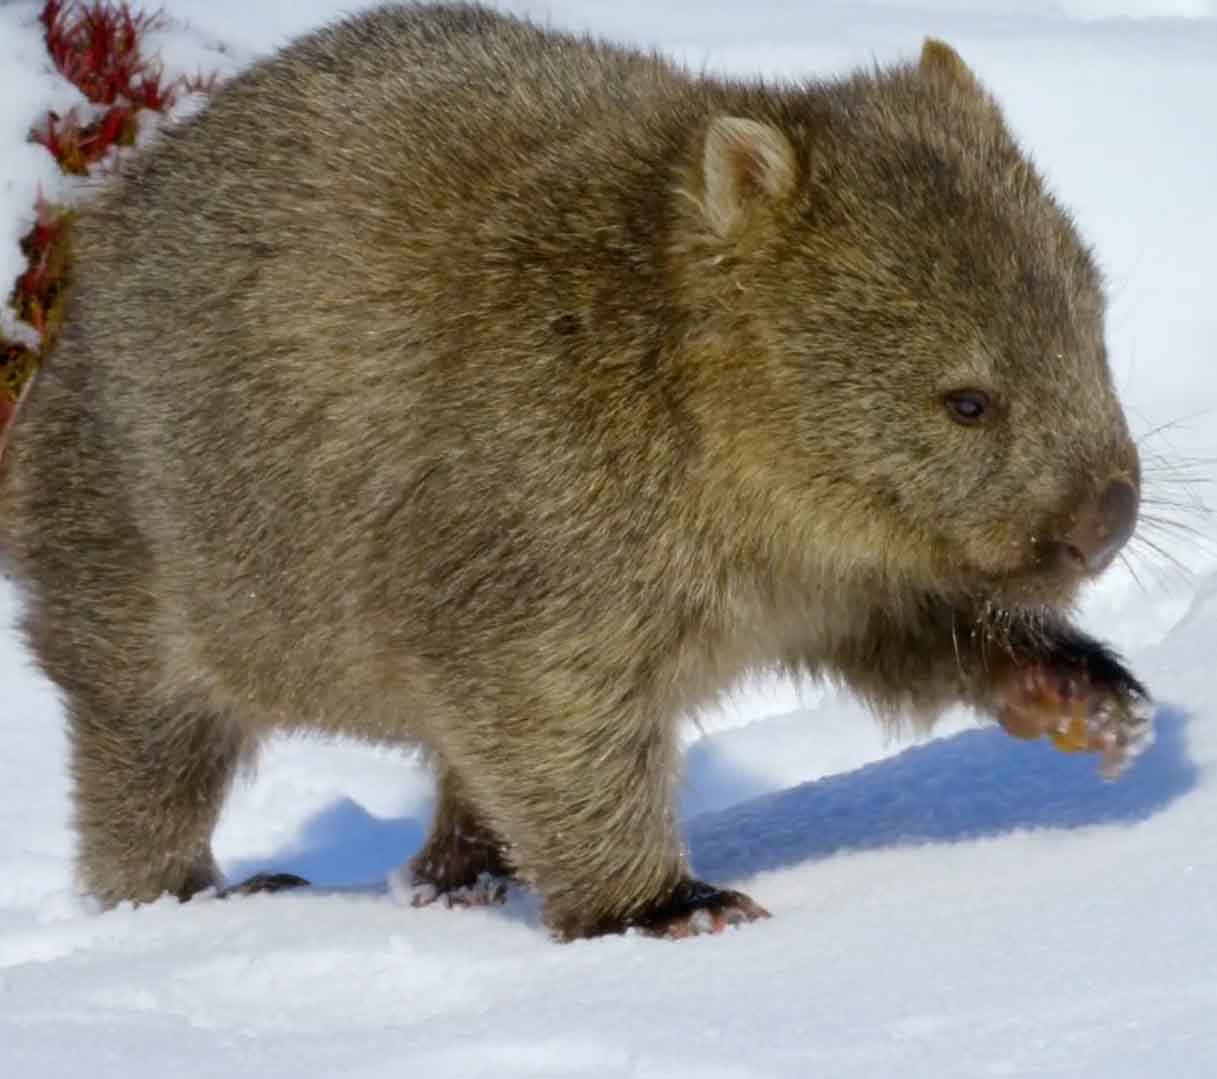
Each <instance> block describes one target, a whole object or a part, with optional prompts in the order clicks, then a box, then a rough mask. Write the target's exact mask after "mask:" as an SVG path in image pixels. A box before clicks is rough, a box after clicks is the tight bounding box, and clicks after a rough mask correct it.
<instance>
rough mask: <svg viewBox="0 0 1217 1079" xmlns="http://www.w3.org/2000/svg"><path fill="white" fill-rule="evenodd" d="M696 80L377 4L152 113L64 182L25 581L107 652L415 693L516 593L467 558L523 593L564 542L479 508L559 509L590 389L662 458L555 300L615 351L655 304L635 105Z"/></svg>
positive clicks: (215, 675)
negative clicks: (204, 92) (72, 225)
mask: <svg viewBox="0 0 1217 1079" xmlns="http://www.w3.org/2000/svg"><path fill="white" fill-rule="evenodd" d="M692 93H693V91H692V90H691V85H690V83H689V82H688V80H686V79H685V78H684V76H682V75H680V74H678V73H676V72H675V71H674V70H673V69H671V68H670V67H668V66H667V65H666V64H664V63H663V62H661V61H660V60H658V59H656V58H651V57H644V56H639V55H635V54H630V53H627V52H625V51H622V50H617V49H614V48H612V47H610V46H605V45H600V44H594V43H590V42H587V41H584V40H580V39H576V38H573V37H566V36H562V35H555V34H548V33H543V32H542V31H540V30H537V29H535V28H533V27H531V26H528V25H526V24H523V23H520V22H517V21H514V20H508V19H504V18H501V17H499V16H496V15H494V14H492V13H489V12H487V11H485V10H481V9H478V8H473V7H452V8H431V9H421V10H415V9H409V8H396V9H395V8H390V9H385V10H382V11H378V12H375V13H372V14H370V15H368V16H365V17H362V18H357V19H355V20H352V21H349V22H346V23H343V24H340V25H339V26H337V27H335V28H332V29H329V30H325V31H322V32H320V33H318V34H316V35H313V36H311V37H309V38H307V39H304V40H303V41H301V42H299V43H297V44H296V45H294V46H292V47H291V48H289V49H288V50H286V51H285V52H284V53H282V54H280V55H279V56H276V57H274V58H273V59H271V60H269V61H267V62H265V63H263V64H260V65H258V66H256V67H254V68H253V69H251V70H250V71H249V72H247V73H246V74H244V75H242V76H241V77H239V78H237V79H236V80H234V81H233V82H232V83H231V84H229V85H228V86H226V87H224V88H223V89H222V90H221V91H220V92H219V93H218V94H217V95H216V97H215V99H214V100H213V101H212V102H211V103H210V104H209V105H208V107H207V108H206V109H205V111H204V112H203V113H202V114H201V115H200V116H198V117H196V118H195V119H194V120H192V121H190V122H188V123H186V124H184V125H182V126H181V127H180V128H178V129H175V130H172V131H169V132H167V133H166V134H164V135H163V136H161V138H160V139H159V141H158V142H157V144H155V145H154V146H153V147H152V148H151V149H150V150H148V151H147V152H146V153H145V154H144V155H143V156H142V157H141V158H140V159H139V160H138V161H137V162H135V163H134V165H133V166H132V167H131V168H130V169H129V170H128V172H127V174H126V175H125V176H124V177H123V179H122V180H121V182H119V183H117V184H115V185H114V186H113V188H112V189H110V190H108V191H106V192H104V193H103V194H102V195H101V196H100V197H99V198H98V200H97V201H96V203H95V204H93V205H92V206H90V207H88V208H86V210H85V211H84V212H83V213H82V215H81V221H80V224H79V228H78V231H77V240H76V256H77V257H76V262H77V266H78V274H77V278H76V281H75V285H74V290H73V294H72V299H71V310H70V314H69V320H68V328H67V330H66V331H65V333H64V335H63V337H62V340H61V343H60V344H59V346H58V348H57V350H56V353H55V355H54V356H53V357H52V359H51V361H50V363H49V364H48V366H47V369H46V370H45V372H44V373H43V375H42V377H41V379H40V382H39V385H38V386H37V387H36V392H35V393H34V395H33V398H32V400H31V402H30V407H29V408H28V410H27V415H26V416H24V417H23V418H22V423H21V429H20V430H19V431H18V432H17V433H16V438H15V443H16V445H15V447H14V450H15V452H14V453H13V460H12V463H11V471H12V473H13V475H12V477H11V478H10V480H9V484H8V485H9V487H10V494H9V498H10V502H11V503H12V508H11V510H10V511H8V513H9V517H10V521H11V524H12V527H13V531H14V535H13V537H12V544H13V547H14V550H15V551H16V553H17V557H18V560H19V562H20V563H22V565H19V567H18V571H19V573H22V575H23V576H26V577H27V578H29V579H31V580H32V581H33V582H35V583H34V585H33V592H34V594H35V596H36V597H41V602H40V603H35V605H34V606H35V609H43V610H46V611H52V610H54V609H56V608H59V607H62V606H67V605H73V606H81V605H83V606H84V607H86V608H88V609H90V610H92V611H94V612H95V613H93V614H91V615H89V616H88V617H89V618H91V619H92V620H93V623H94V625H93V626H92V627H91V628H90V629H88V630H82V632H85V633H92V632H96V633H98V634H100V635H101V636H103V637H105V638H106V639H107V640H111V641H115V642H121V649H125V655H123V656H120V655H117V654H116V655H113V656H111V657H110V658H111V661H112V662H114V663H116V664H118V665H119V666H123V665H125V664H126V663H127V662H128V658H126V657H128V656H131V655H139V656H140V660H139V662H138V664H137V666H139V667H140V668H141V669H142V670H145V671H151V670H156V671H157V672H158V677H159V678H162V679H168V680H169V681H170V682H173V683H174V684H177V682H178V681H183V680H189V681H191V682H192V683H193V684H195V685H197V686H199V687H200V688H205V690H206V694H208V695H210V696H211V697H218V698H219V699H223V700H230V701H232V702H233V704H234V708H235V707H237V705H238V704H239V706H240V708H241V709H248V707H249V705H250V703H251V701H252V702H253V703H254V704H255V705H256V706H258V707H259V708H260V710H261V712H262V713H264V715H265V718H266V719H267V720H268V721H270V720H273V721H283V720H287V721H290V720H291V718H292V716H293V713H298V714H299V716H300V718H301V719H302V721H303V720H304V718H305V716H306V714H307V717H308V719H309V720H311V721H315V722H321V718H320V717H321V716H323V715H324V716H325V717H327V718H326V721H327V722H332V723H333V724H334V725H336V726H339V727H341V726H343V724H344V723H345V722H346V720H347V719H348V718H349V713H350V711H351V710H352V709H362V710H364V711H365V712H366V711H367V709H368V704H367V702H368V700H369V690H370V689H375V688H376V687H379V688H381V689H383V688H384V687H385V684H386V682H388V681H391V682H392V683H393V684H394V685H397V684H398V682H399V681H403V682H410V683H412V686H413V692H415V693H417V692H418V686H419V685H420V684H421V683H423V682H425V679H424V678H422V676H421V675H420V674H419V672H418V671H416V670H414V669H413V666H412V664H411V662H410V656H411V655H412V654H417V653H418V652H419V651H420V650H421V651H423V652H433V653H438V652H441V651H443V650H445V649H451V650H454V651H459V650H460V649H461V647H462V645H461V639H460V635H461V634H464V633H468V634H469V635H470V637H471V638H476V637H477V636H478V635H479V634H486V633H491V632H495V631H496V626H497V625H498V624H500V623H509V622H511V621H512V620H513V619H514V618H516V617H517V616H518V613H519V612H517V611H511V610H504V609H502V600H501V599H496V600H493V601H492V600H491V599H490V598H489V597H486V598H485V600H484V602H482V601H481V600H480V599H479V597H481V595H482V593H484V592H485V591H486V590H485V589H484V588H483V589H480V590H479V589H478V586H477V582H478V581H479V580H480V579H483V578H485V577H487V576H489V575H491V574H493V575H495V576H496V577H499V578H506V579H508V580H510V579H512V577H513V575H514V576H515V577H518V578H520V584H519V585H518V587H517V588H516V600H513V601H512V602H517V601H518V602H519V603H521V604H524V603H529V602H542V600H541V599H539V598H538V597H539V596H540V595H541V594H542V593H545V592H547V591H555V590H557V589H558V584H557V582H558V580H559V578H561V577H562V576H563V575H565V574H566V573H567V571H568V570H569V568H570V567H568V566H566V565H565V564H563V558H564V553H563V552H562V551H561V550H555V551H552V552H551V563H550V564H549V565H548V566H546V565H536V564H534V563H535V554H530V555H529V556H528V559H527V560H526V561H520V562H519V564H518V565H515V566H513V565H512V564H511V561H510V559H511V553H510V552H509V551H507V550H506V549H505V547H504V544H505V542H507V540H506V539H505V537H508V538H512V537H514V540H515V541H517V542H516V543H515V545H514V549H516V550H518V549H520V548H522V547H523V546H525V544H524V543H523V537H522V536H521V530H526V531H529V532H536V531H541V530H544V529H546V528H549V529H551V530H552V531H554V532H555V534H556V533H558V532H562V531H565V532H566V533H567V534H574V533H576V532H578V531H579V530H580V529H581V528H582V529H584V530H586V526H585V525H581V524H579V523H574V524H572V521H573V522H578V521H579V519H580V514H579V512H578V510H577V507H576V506H575V503H581V502H584V501H586V500H588V499H591V498H593V493H592V492H590V491H584V490H581V489H580V485H581V484H585V483H586V476H587V469H586V468H585V467H584V466H585V464H586V462H585V461H582V460H580V459H577V458H579V457H580V456H581V455H583V453H584V450H582V449H580V448H579V447H580V446H583V445H585V444H586V443H588V442H591V443H595V442H597V440H598V432H599V431H601V430H602V424H603V421H604V416H606V415H611V414H619V413H622V412H626V413H629V414H630V415H631V417H632V418H631V419H629V420H627V421H626V422H625V423H624V424H621V423H618V424H617V429H616V430H615V431H614V433H613V435H612V439H613V440H614V441H620V439H621V438H622V437H624V438H625V439H627V440H637V441H638V442H639V443H640V444H646V445H649V446H650V447H651V449H650V451H649V458H648V462H641V461H640V462H638V463H637V464H636V467H637V468H640V469H641V471H640V473H639V476H638V478H640V479H641V481H642V483H643V486H644V487H645V486H646V483H647V480H646V475H647V473H648V471H650V472H651V473H653V474H654V475H655V476H656V477H657V479H656V481H655V482H656V484H657V487H656V494H655V497H656V499H658V497H659V494H658V492H659V490H661V489H667V488H668V486H670V484H671V483H672V482H673V480H674V478H675V477H676V476H677V475H678V474H679V468H678V467H674V466H672V465H671V463H670V462H669V463H666V464H665V463H664V462H663V460H662V459H663V456H664V453H665V452H666V449H665V448H666V447H668V446H669V445H671V444H672V443H674V442H678V441H679V440H680V437H681V436H680V434H679V432H678V431H676V430H674V429H673V423H672V417H671V415H670V414H668V411H667V410H666V409H660V410H659V411H662V412H663V413H664V414H663V415H660V414H659V411H657V409H656V404H655V402H654V400H653V399H652V398H653V395H652V394H650V393H649V391H647V392H641V393H640V391H639V388H638V387H637V386H636V385H634V384H633V382H632V380H631V378H630V377H629V376H628V375H624V376H621V377H617V376H614V375H613V374H612V373H611V372H610V373H609V374H608V375H607V376H605V375H604V374H603V373H602V374H600V375H598V376H597V377H596V378H595V379H591V380H587V381H584V382H579V381H577V382H572V380H571V378H570V375H569V368H570V366H571V365H572V364H574V363H577V362H579V361H578V358H577V353H578V351H579V349H580V348H583V347H585V345H586V342H585V340H583V339H581V337H580V334H581V330H580V327H581V325H582V324H583V322H584V321H585V320H586V321H587V322H589V323H590V322H595V323H596V324H597V325H598V326H599V327H601V328H602V330H603V332H602V333H601V334H600V336H599V337H598V346H597V347H598V349H599V350H600V351H601V352H604V353H608V354H612V353H614V352H616V353H618V354H620V355H621V356H622V357H623V358H628V357H632V356H636V355H639V354H642V353H644V352H646V351H647V350H654V349H656V348H659V347H660V342H659V340H658V338H657V328H658V327H661V326H665V327H671V326H672V324H673V320H672V319H671V318H668V317H666V316H664V315H659V317H657V313H660V312H663V311H664V310H665V309H666V306H667V305H668V303H669V297H668V292H669V288H668V285H667V284H666V282H665V280H664V275H663V268H662V266H661V265H659V264H658V261H657V259H656V258H655V256H654V251H655V249H656V246H657V244H656V239H657V238H656V236H655V234H654V233H655V230H656V229H657V228H659V229H662V228H663V227H664V223H663V217H664V215H663V213H662V212H660V206H661V204H662V203H663V201H664V200H665V199H666V198H667V197H668V190H667V187H668V185H667V184H655V183H654V182H653V179H654V172H655V169H656V167H658V168H659V169H660V171H661V173H662V171H663V169H664V168H666V167H667V166H665V165H664V164H663V161H664V160H665V159H666V158H672V159H675V158H676V157H678V156H679V154H680V153H681V152H682V151H683V146H682V145H681V144H680V140H679V139H677V138H676V137H675V135H674V133H675V132H677V131H679V130H680V128H679V125H678V124H672V123H671V122H669V123H668V124H667V126H666V127H665V128H663V129H662V130H658V131H651V130H648V129H647V124H648V117H650V116H651V115H653V114H655V113H656V112H657V110H658V107H659V103H660V102H662V103H663V109H664V111H665V114H666V115H668V116H671V114H672V113H673V111H674V110H675V111H677V112H679V110H680V108H681V104H680V102H681V100H682V98H683V97H688V96H689V95H691V94H692ZM627 146H628V147H629V152H628V153H627V152H623V149H624V148H625V147H627ZM639 200H641V203H640V202H639ZM631 205H632V206H633V208H632V209H631V208H630V206H631ZM538 222H540V225H541V227H540V228H538ZM564 337H565V340H564ZM555 342H556V343H555ZM560 367H561V368H566V369H567V370H566V371H565V372H563V371H561V370H559V369H558V368H560ZM605 452H606V453H612V452H615V451H613V450H612V448H611V447H606V449H605ZM611 486H612V485H611V484H610V485H609V489H602V490H599V491H597V492H595V494H594V498H595V499H596V501H597V505H598V506H599V510H598V513H599V518H598V519H599V520H600V521H602V522H608V521H611V520H612V518H613V516H614V513H615V512H616V510H617V507H618V505H619V507H620V512H621V515H622V517H623V519H626V518H628V519H630V520H632V521H633V522H635V523H634V524H632V525H630V526H629V527H632V528H638V527H639V526H638V524H637V521H638V520H639V514H638V509H639V506H638V501H637V500H638V498H639V497H640V495H639V492H638V491H637V489H636V488H637V484H636V483H630V484H628V485H627V484H625V483H624V482H623V484H622V489H621V490H620V491H617V492H615V491H613V490H612V489H611ZM627 488H628V489H627ZM564 491H565V492H566V493H565V494H563V493H562V492H564ZM631 492H633V493H631ZM641 497H643V498H644V500H645V491H644V492H643V494H642V496H641ZM525 506H528V507H529V509H528V510H527V512H526V511H525V510H524V509H523V507H525ZM645 516H646V510H645V507H644V508H643V518H644V519H645ZM547 517H552V518H553V519H552V520H548V521H547V520H546V518H547ZM586 550H587V547H586V546H585V548H584V551H585V552H586ZM606 572H607V569H606ZM529 583H531V585H532V586H533V587H534V588H535V589H536V595H532V594H531V593H530V592H529V587H528V585H529ZM437 584H438V585H439V586H440V587H438V589H437ZM444 589H447V590H448V591H447V592H445V591H444ZM471 590H472V591H471ZM496 591H497V590H496ZM133 596H135V597H140V599H139V600H138V603H139V605H140V611H139V612H138V613H139V618H138V619H134V618H133V614H132V610H131V606H132V603H133V602H136V601H134V600H133V599H132V598H131V597H133ZM462 603H466V604H468V605H469V608H470V609H469V611H468V614H467V616H465V617H462V616H461V614H460V612H459V608H460V607H461V605H462ZM496 604H497V605H496ZM437 605H443V606H444V607H445V609H446V612H447V613H446V615H445V618H444V619H443V620H442V625H441V622H440V620H439V619H437V618H435V617H434V615H435V610H436V607H437ZM31 621H32V623H37V621H38V617H37V616H36V615H34V616H32V618H31ZM137 623H138V625H139V626H140V642H141V643H140V646H139V647H138V648H136V647H134V645H133V641H132V632H133V627H134V626H135V625H136V624H137ZM35 632H36V631H35ZM115 647H116V648H119V647H120V646H119V645H118V644H117V643H116V645H115ZM464 647H469V645H468V640H466V643H465V646H464ZM149 651H152V652H155V653H159V654H156V655H148V654H147V653H148V652H149ZM339 656H340V657H342V659H341V662H340V663H338V664H335V663H334V658H335V657H339ZM390 665H391V668H392V669H389V666H390ZM255 710H258V708H256V709H255ZM406 721H407V720H406V719H405V718H402V717H398V718H396V719H395V721H394V722H396V723H397V724H400V723H402V722H406ZM363 722H364V724H365V726H369V727H373V728H374V727H375V726H376V725H377V723H379V722H380V719H379V718H377V717H375V716H369V717H368V718H367V719H366V720H364V721H363Z"/></svg>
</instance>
